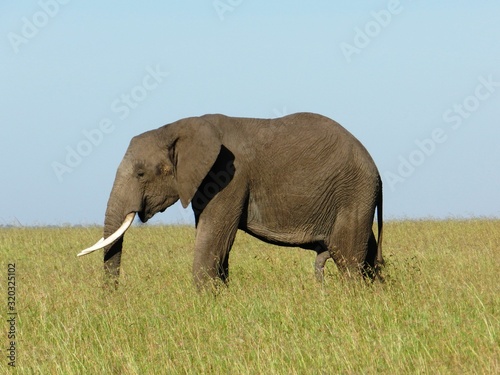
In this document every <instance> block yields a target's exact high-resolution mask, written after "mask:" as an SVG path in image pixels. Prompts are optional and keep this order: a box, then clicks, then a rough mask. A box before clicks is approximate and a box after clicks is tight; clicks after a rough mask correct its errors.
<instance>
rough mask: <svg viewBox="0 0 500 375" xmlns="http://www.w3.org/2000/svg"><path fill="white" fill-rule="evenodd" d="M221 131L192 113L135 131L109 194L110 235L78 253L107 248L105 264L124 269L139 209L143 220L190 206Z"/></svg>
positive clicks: (113, 272)
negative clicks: (173, 207)
mask: <svg viewBox="0 0 500 375" xmlns="http://www.w3.org/2000/svg"><path fill="white" fill-rule="evenodd" d="M221 145H222V142H221V134H219V132H218V130H217V128H216V127H214V126H213V125H212V124H210V123H208V122H207V121H205V120H204V119H203V118H202V117H201V118H188V119H184V120H180V121H178V122H175V123H173V124H170V125H165V126H163V127H161V128H159V129H156V130H152V131H148V132H146V133H143V134H141V135H138V136H136V137H134V138H133V139H132V140H131V142H130V145H129V147H128V149H127V151H126V153H125V156H124V157H123V160H122V161H121V163H120V165H119V167H118V170H117V172H116V177H115V180H114V184H113V188H112V190H111V194H110V197H109V200H108V205H107V209H106V214H105V220H104V236H103V238H102V239H101V240H99V241H98V242H97V243H96V244H95V245H93V246H92V247H89V248H88V249H85V250H83V251H81V252H80V253H79V254H78V256H82V255H86V254H89V253H91V252H93V251H95V250H98V249H101V248H104V269H105V273H106V275H107V276H111V278H112V279H114V283H115V286H116V285H117V277H118V275H119V270H120V260H121V252H122V242H123V235H124V233H125V232H126V230H127V229H128V228H129V227H130V225H131V224H132V221H133V220H134V217H135V215H136V214H137V215H138V216H139V218H140V220H141V221H142V222H146V221H148V220H149V219H150V218H151V217H152V216H153V215H155V214H156V213H157V212H163V211H165V210H166V209H167V208H168V207H169V206H171V205H172V204H174V203H175V202H176V201H177V200H179V199H180V200H181V203H182V206H183V207H184V208H186V207H187V206H188V205H189V203H190V202H191V200H192V199H193V197H194V195H195V193H196V192H197V189H198V187H199V186H200V184H201V182H202V181H203V179H204V178H205V177H206V176H207V173H208V172H209V171H210V169H211V167H212V166H213V165H214V163H215V161H216V160H217V157H218V155H219V153H220V150H221Z"/></svg>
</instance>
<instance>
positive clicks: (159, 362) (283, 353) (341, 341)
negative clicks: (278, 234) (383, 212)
mask: <svg viewBox="0 0 500 375" xmlns="http://www.w3.org/2000/svg"><path fill="white" fill-rule="evenodd" d="M194 234H195V233H194V229H192V228H187V227H148V226H144V227H133V228H131V229H130V230H129V232H128V233H127V234H126V238H125V245H124V253H123V257H122V274H121V279H120V288H119V289H118V291H116V292H114V293H108V292H106V291H104V290H103V289H102V288H101V284H102V253H94V254H91V255H88V256H86V257H83V258H77V257H76V254H77V252H78V251H79V250H81V249H82V248H85V247H87V246H88V245H89V244H91V243H93V242H94V241H95V240H96V239H98V238H100V236H101V229H100V228H59V229H41V228H40V229H24V228H19V229H0V254H1V258H2V262H1V263H2V264H1V266H2V271H1V272H0V279H2V278H3V279H4V281H2V282H1V283H0V284H1V285H2V289H1V292H2V294H1V297H0V298H2V299H3V300H5V303H1V304H0V306H6V301H7V294H6V289H5V286H6V279H7V263H8V262H15V263H16V276H17V284H18V289H17V310H18V312H19V315H18V322H17V334H18V335H17V362H16V365H17V366H16V367H17V372H18V373H22V374H32V373H40V374H149V373H150V374H159V373H164V374H221V373H227V374H333V373H342V374H376V373H386V374H415V373H429V374H495V373H500V278H499V271H500V221H497V220H467V221H404V222H389V223H387V224H386V225H385V233H384V254H385V258H386V261H387V266H386V267H385V270H384V273H385V277H386V283H385V284H380V283H375V284H372V285H367V284H365V283H364V282H347V281H344V280H343V279H341V278H340V277H339V275H338V273H337V270H336V268H335V265H334V264H333V262H331V261H329V262H328V266H327V270H326V280H325V283H324V284H323V285H321V284H318V283H317V282H316V281H315V279H314V272H313V262H314V257H315V254H314V253H313V252H308V251H304V250H300V249H289V248H279V247H275V246H270V245H267V244H264V243H263V242H260V241H258V240H255V239H253V238H251V237H250V236H248V235H246V234H243V233H239V234H238V237H237V240H236V242H235V245H234V247H233V250H232V253H231V258H230V286H229V288H222V289H220V290H219V291H218V292H216V293H203V294H198V293H197V292H196V291H195V288H194V286H193V283H192V276H191V264H192V259H193V250H192V249H193V243H194ZM0 312H1V313H2V321H3V322H4V323H3V327H2V330H1V332H4V334H3V341H2V344H3V346H2V347H5V346H6V343H7V337H6V336H7V328H8V327H7V323H6V316H7V315H6V312H7V310H6V308H4V311H0ZM4 312H5V313H4ZM4 327H5V328H4ZM0 361H1V363H0V368H1V369H2V370H5V369H6V368H7V358H6V356H4V355H2V357H1V359H0Z"/></svg>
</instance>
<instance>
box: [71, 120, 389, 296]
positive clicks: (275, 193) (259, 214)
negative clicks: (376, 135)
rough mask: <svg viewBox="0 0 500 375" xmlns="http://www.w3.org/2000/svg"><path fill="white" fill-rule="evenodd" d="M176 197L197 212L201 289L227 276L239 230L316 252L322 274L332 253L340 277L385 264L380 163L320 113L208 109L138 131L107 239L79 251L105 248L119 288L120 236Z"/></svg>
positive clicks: (111, 207)
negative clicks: (238, 113)
mask: <svg viewBox="0 0 500 375" xmlns="http://www.w3.org/2000/svg"><path fill="white" fill-rule="evenodd" d="M179 199H180V201H181V203H182V206H183V207H184V208H186V207H187V206H188V205H189V204H190V203H191V206H192V209H193V212H194V217H195V223H196V239H195V253H194V254H195V255H194V264H193V275H194V282H195V284H196V286H197V287H199V288H201V287H203V286H205V285H207V284H211V281H215V280H217V279H220V280H222V281H224V282H227V279H228V275H229V273H228V271H229V270H228V260H229V252H230V250H231V247H232V245H233V241H234V238H235V236H236V232H237V230H238V229H241V230H243V231H245V232H247V233H249V234H251V235H252V236H254V237H256V238H258V239H260V240H263V241H265V242H268V243H271V244H276V245H281V246H295V247H301V248H304V249H309V250H313V251H316V252H317V254H318V256H317V259H316V275H317V277H318V278H320V279H321V278H322V270H323V266H324V263H325V262H326V260H327V259H328V258H329V257H330V256H331V258H332V259H333V260H334V261H335V263H336V264H337V266H338V268H339V269H340V270H341V271H342V273H343V274H345V275H356V274H357V275H364V276H365V277H368V278H376V277H377V275H378V269H379V266H380V265H382V264H383V259H382V246H381V245H382V181H381V178H380V175H379V172H378V170H377V167H376V166H375V163H374V162H373V160H372V158H371V157H370V155H369V153H368V152H367V151H366V149H365V148H364V147H363V145H362V144H361V143H360V142H359V141H358V140H357V139H356V138H355V137H354V136H353V135H351V134H350V133H349V132H348V131H347V130H346V129H344V128H343V127H342V126H340V125H339V124H338V123H336V122H335V121H333V120H331V119H329V118H326V117H323V116H321V115H317V114H312V113H297V114H293V115H289V116H285V117H282V118H278V119H251V118H236V117H227V116H223V115H205V116H201V117H193V118H186V119H182V120H179V121H177V122H174V123H172V124H169V125H165V126H163V127H161V128H159V129H156V130H152V131H148V132H146V133H143V134H141V135H138V136H136V137H134V138H133V139H132V141H131V142H130V145H129V147H128V149H127V151H126V153H125V156H124V157H123V160H122V161H121V163H120V166H119V167H118V171H117V173H116V177H115V181H114V185H113V188H112V191H111V195H110V197H109V200H108V205H107V209H106V215H105V220H104V237H103V238H102V239H101V240H99V241H98V242H97V243H96V244H95V245H94V246H92V247H90V248H88V249H85V250H83V251H82V252H80V254H78V255H79V256H80V255H85V254H88V253H90V252H92V251H95V250H97V249H100V248H104V269H105V273H106V274H107V276H109V278H108V280H109V279H111V280H113V281H114V284H115V285H117V283H118V275H119V269H120V260H121V253H122V242H123V235H124V233H125V231H126V230H127V229H128V227H129V226H130V224H131V223H132V221H133V219H134V217H135V215H136V214H138V215H139V218H140V220H141V221H142V222H146V221H148V219H150V218H151V217H152V216H153V215H155V214H156V213H157V212H163V211H165V210H166V209H167V208H168V207H169V206H171V205H172V204H174V203H175V202H176V201H177V200H179ZM375 209H377V222H378V231H377V233H378V239H375V235H374V233H373V230H372V226H373V221H374V214H375ZM151 256H158V255H153V254H151Z"/></svg>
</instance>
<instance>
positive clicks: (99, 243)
mask: <svg viewBox="0 0 500 375" xmlns="http://www.w3.org/2000/svg"><path fill="white" fill-rule="evenodd" d="M134 218H135V212H131V213H129V214H128V215H127V216H125V220H123V224H122V225H121V226H120V228H118V230H117V231H116V232H115V233H113V234H112V235H111V236H109V237H108V238H106V239H104V237H103V238H101V239H100V240H99V241H97V242H96V243H95V245H93V246H91V247H89V248H86V249H85V250H82V251H80V252H79V253H78V255H77V256H79V257H81V256H82V255H87V254H90V253H92V252H94V251H96V250H99V249H102V248H103V247H106V246H108V245H111V244H112V243H113V242H115V241H116V240H117V239H118V238H120V237H121V236H123V234H124V233H125V232H126V231H127V229H128V228H129V227H130V225H131V224H132V222H133V221H134Z"/></svg>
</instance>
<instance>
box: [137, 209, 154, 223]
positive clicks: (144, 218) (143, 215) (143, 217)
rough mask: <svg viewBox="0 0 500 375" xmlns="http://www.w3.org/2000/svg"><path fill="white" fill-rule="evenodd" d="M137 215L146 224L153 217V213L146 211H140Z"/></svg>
mask: <svg viewBox="0 0 500 375" xmlns="http://www.w3.org/2000/svg"><path fill="white" fill-rule="evenodd" d="M137 214H138V215H139V220H141V222H142V223H146V222H147V221H148V220H149V219H151V218H152V217H153V215H152V214H151V213H146V212H145V211H139V212H137Z"/></svg>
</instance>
